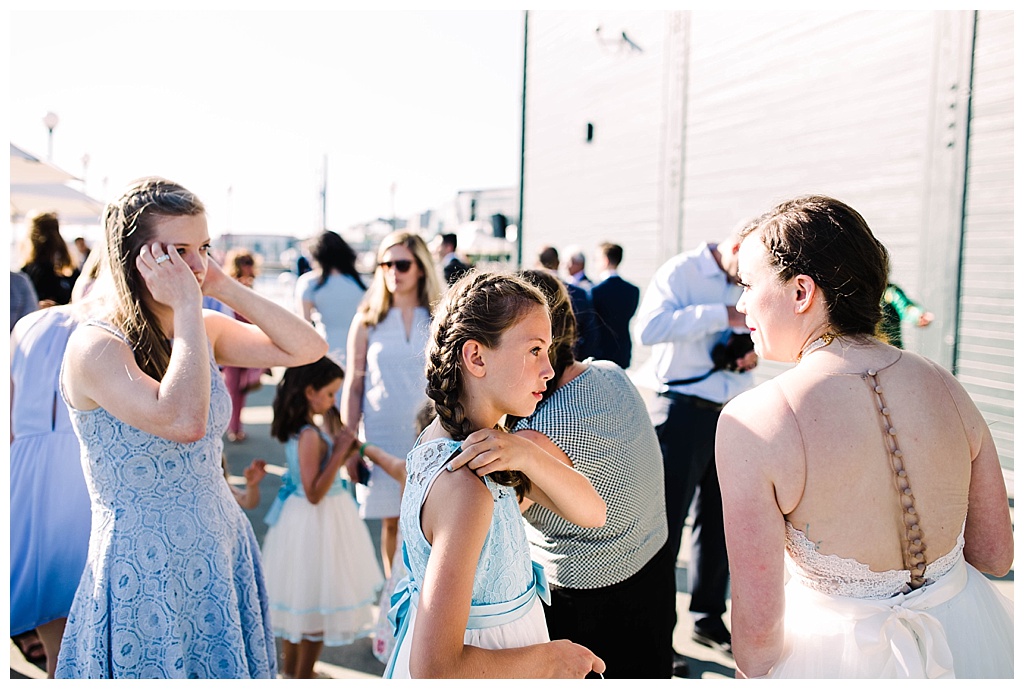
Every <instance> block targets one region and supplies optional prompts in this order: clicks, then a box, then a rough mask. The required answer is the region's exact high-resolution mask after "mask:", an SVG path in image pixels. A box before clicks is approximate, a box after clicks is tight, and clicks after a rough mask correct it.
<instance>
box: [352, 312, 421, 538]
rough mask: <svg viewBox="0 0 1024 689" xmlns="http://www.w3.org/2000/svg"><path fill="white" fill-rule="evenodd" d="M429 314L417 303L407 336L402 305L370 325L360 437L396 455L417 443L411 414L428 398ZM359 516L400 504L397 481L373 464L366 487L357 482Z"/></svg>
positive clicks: (381, 514)
mask: <svg viewBox="0 0 1024 689" xmlns="http://www.w3.org/2000/svg"><path fill="white" fill-rule="evenodd" d="M429 337H430V312H429V311H427V310H426V309H425V308H423V307H417V308H416V311H415V316H414V317H413V323H412V330H411V331H410V333H409V337H408V339H406V336H405V325H404V324H403V323H402V311H401V309H397V308H394V309H391V310H389V311H388V313H387V315H386V316H384V319H383V320H382V321H381V322H380V323H378V324H377V325H376V326H375V327H372V328H370V329H369V333H368V341H367V344H366V378H365V382H364V387H363V439H364V440H366V442H368V443H373V444H374V445H376V446H377V447H379V448H381V449H382V450H384V451H385V452H388V453H390V454H392V455H394V456H395V457H405V456H406V455H407V454H409V450H411V449H412V447H413V445H414V444H415V443H416V436H417V435H418V432H417V430H416V414H417V412H419V410H420V408H421V407H422V406H423V405H424V403H426V401H427V393H426V387H427V377H426V374H425V373H424V369H425V367H426V349H427V340H428V338H429ZM356 496H357V497H358V498H359V502H360V505H361V507H360V515H361V516H362V517H363V519H382V518H385V517H397V516H398V514H399V510H400V509H401V504H402V490H401V486H399V485H398V481H396V480H395V479H393V478H391V477H390V476H388V474H387V472H385V471H384V470H383V469H381V468H380V467H379V466H378V465H376V464H374V465H373V466H372V467H371V469H370V481H369V483H368V484H367V485H365V486H364V485H362V484H360V485H358V486H356Z"/></svg>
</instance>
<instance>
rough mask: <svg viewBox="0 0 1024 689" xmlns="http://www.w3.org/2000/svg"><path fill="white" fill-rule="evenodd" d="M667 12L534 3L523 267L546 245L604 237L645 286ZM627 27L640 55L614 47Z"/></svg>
mask: <svg viewBox="0 0 1024 689" xmlns="http://www.w3.org/2000/svg"><path fill="white" fill-rule="evenodd" d="M665 19H666V15H665V14H664V13H662V12H613V11H580V12H545V11H537V10H531V12H530V38H529V44H528V46H527V50H528V51H529V60H528V67H527V78H526V92H527V93H526V101H527V104H528V105H527V116H526V119H527V122H526V127H527V136H526V153H525V159H526V162H525V175H524V183H523V184H524V209H523V215H524V218H523V227H524V232H523V264H524V265H525V266H528V267H532V266H533V265H534V263H535V261H536V256H537V253H538V251H539V249H540V248H541V247H542V246H544V245H545V244H552V245H554V246H555V247H556V248H558V249H559V250H560V252H561V251H562V250H563V249H564V248H565V247H567V246H568V245H571V244H579V245H580V246H581V247H582V248H583V249H584V250H585V251H588V252H590V254H592V253H593V252H594V251H595V250H596V247H597V245H598V244H599V243H600V242H602V241H605V240H610V241H615V242H617V243H619V244H621V245H622V247H623V250H624V258H623V262H622V267H621V272H622V274H623V276H624V277H625V278H626V279H628V280H632V281H634V282H636V283H637V284H646V282H647V279H648V276H649V275H650V274H651V273H653V272H654V269H655V268H657V266H658V264H659V263H660V262H661V260H663V256H662V255H661V252H659V250H658V246H659V244H658V243H659V241H660V236H661V228H662V218H661V208H660V203H659V198H660V194H661V179H662V171H661V169H660V166H659V164H658V161H659V160H660V159H661V157H662V155H663V150H664V140H665V131H664V122H665V115H664V99H663V92H664V88H665V86H664V83H663V74H664V72H663V62H664V56H663V44H664V41H665V37H666V31H667V30H666V23H665ZM598 26H600V27H601V29H602V30H601V34H600V36H599V35H598V34H597V32H596V29H597V27H598ZM623 31H625V32H626V33H627V34H628V36H629V38H630V39H631V40H633V41H634V42H636V43H637V44H638V45H639V46H640V47H641V48H642V52H628V51H626V50H624V49H620V48H618V46H617V41H616V39H617V37H618V36H620V35H621V33H622V32H623ZM588 122H590V123H593V125H594V139H593V141H591V142H587V141H586V126H587V123H588ZM588 255H589V254H588ZM588 272H592V271H590V270H589V269H588ZM591 277H596V276H594V275H592V276H591Z"/></svg>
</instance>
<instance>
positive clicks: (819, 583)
mask: <svg viewBox="0 0 1024 689" xmlns="http://www.w3.org/2000/svg"><path fill="white" fill-rule="evenodd" d="M965 525H966V524H965ZM963 550H964V531H963V528H961V529H960V535H959V536H958V537H957V539H956V545H955V546H953V549H952V550H950V551H949V552H948V553H946V554H945V555H943V556H942V557H940V558H937V559H936V560H934V561H932V562H930V563H928V566H927V569H926V570H925V583H926V584H927V583H928V582H930V581H934V580H935V579H938V578H940V577H941V576H943V575H944V574H946V573H948V572H949V571H950V570H951V569H953V566H954V565H956V563H957V561H958V560H959V559H960V557H961V555H962V553H963ZM786 556H787V557H786V564H787V567H788V569H789V572H790V574H791V575H792V576H793V577H795V578H797V579H799V580H800V581H801V583H803V584H804V585H805V586H807V587H808V588H810V589H813V590H815V591H818V592H820V593H827V594H830V595H835V596H846V597H849V598H867V599H884V598H891V597H892V596H895V595H897V594H900V593H907V592H909V591H910V572H909V571H908V570H905V569H890V570H886V571H884V572H875V571H873V570H871V569H870V568H869V567H868V566H867V565H865V564H864V563H862V562H858V561H857V560H854V559H853V558H848V557H839V556H838V555H825V554H823V553H820V552H818V547H817V546H816V545H815V544H814V543H812V542H811V541H810V540H809V539H808V538H807V536H805V535H804V533H803V532H802V531H800V530H798V529H796V528H794V527H793V525H792V524H790V523H789V522H786Z"/></svg>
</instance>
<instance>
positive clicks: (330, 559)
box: [263, 425, 384, 646]
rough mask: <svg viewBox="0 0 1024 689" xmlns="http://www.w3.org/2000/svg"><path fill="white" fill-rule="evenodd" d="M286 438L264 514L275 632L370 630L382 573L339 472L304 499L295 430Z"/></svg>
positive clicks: (343, 635)
mask: <svg viewBox="0 0 1024 689" xmlns="http://www.w3.org/2000/svg"><path fill="white" fill-rule="evenodd" d="M306 428H312V429H313V430H315V431H317V432H318V433H319V434H320V437H321V438H323V440H324V442H326V443H327V452H326V453H325V454H324V457H323V462H326V461H328V459H329V458H330V456H331V451H332V449H333V442H332V441H331V439H330V438H329V437H328V436H327V434H325V433H324V432H323V431H321V430H320V429H319V428H316V427H315V426H311V425H310V426H304V427H303V428H302V429H300V430H299V433H296V434H295V435H294V436H292V437H291V438H289V439H288V442H287V443H285V457H286V458H287V462H288V471H286V472H285V474H284V476H282V478H281V489H280V490H279V491H278V493H277V499H276V500H274V504H273V505H271V506H270V509H269V510H268V511H267V516H266V517H265V518H264V521H266V522H267V524H269V525H270V528H269V529H268V530H267V536H266V538H265V539H264V542H263V566H264V570H265V571H266V578H267V593H268V595H269V597H270V610H271V622H272V623H273V627H274V635H275V636H279V637H281V638H282V639H287V640H288V641H291V642H292V643H298V642H300V641H302V640H303V639H306V640H310V641H322V642H323V643H324V645H325V646H343V645H345V644H350V643H352V642H353V641H355V640H356V639H360V638H363V637H366V636H369V635H370V632H372V631H373V625H374V623H375V622H376V621H377V596H378V594H379V592H380V588H381V586H382V585H383V583H384V575H383V574H382V573H381V570H380V565H378V564H377V554H376V551H375V549H374V547H373V541H372V540H371V539H370V532H369V531H367V529H366V524H365V523H364V522H363V520H362V519H360V518H359V509H358V508H357V507H356V502H355V500H354V499H353V498H352V495H351V494H350V493H349V491H348V486H347V482H346V481H345V480H344V479H342V478H341V475H340V474H339V475H337V476H335V479H334V482H333V483H332V484H331V487H330V488H329V489H328V490H327V495H325V496H324V497H323V498H322V499H321V500H320V502H319V503H317V504H315V505H314V504H313V503H311V502H310V501H309V500H307V499H306V493H305V491H303V489H302V478H301V474H300V473H299V434H301V433H302V431H304V430H305V429H306Z"/></svg>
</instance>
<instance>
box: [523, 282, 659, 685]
mask: <svg viewBox="0 0 1024 689" xmlns="http://www.w3.org/2000/svg"><path fill="white" fill-rule="evenodd" d="M523 276H524V277H525V278H526V279H527V280H528V281H529V282H531V283H533V284H534V285H536V286H537V287H538V288H540V290H541V292H543V293H544V294H545V296H546V297H547V299H548V306H549V308H550V310H551V331H552V344H551V349H550V350H549V356H550V358H551V363H552V366H553V367H554V369H555V375H554V378H552V379H551V380H549V381H548V384H547V390H546V392H545V393H544V400H543V401H542V402H541V403H540V404H539V405H538V406H537V410H536V411H535V412H534V413H533V414H532V415H531V416H529V417H528V418H525V419H523V420H521V421H520V422H519V423H518V424H516V425H515V426H514V428H513V430H514V431H515V432H516V434H517V435H525V434H532V435H533V437H539V438H540V439H541V441H542V442H544V443H545V444H546V445H547V446H548V447H549V448H554V449H549V450H548V451H549V452H555V451H557V452H559V453H560V454H561V457H562V460H563V461H566V462H568V463H569V464H570V465H571V466H572V467H573V468H575V469H576V470H577V471H579V472H580V473H582V474H583V475H584V476H586V477H587V479H589V480H590V482H591V484H592V485H593V486H594V488H595V489H596V490H597V492H598V494H599V495H600V496H601V498H602V499H604V501H605V504H606V505H607V519H606V523H605V524H604V526H601V527H599V528H583V527H579V526H576V525H575V524H572V523H571V522H569V521H567V520H565V519H562V518H561V517H559V516H558V515H556V514H554V513H553V512H552V511H551V510H549V509H547V508H545V507H543V506H541V505H538V504H534V505H532V506H530V507H529V509H527V510H525V512H524V513H523V515H524V516H525V517H526V521H527V526H526V535H527V538H528V539H529V541H530V546H531V548H530V549H531V555H532V557H533V559H534V560H535V561H536V562H539V563H541V564H542V565H543V566H544V571H545V573H546V574H547V578H548V581H549V582H550V585H551V605H550V606H546V607H545V615H546V618H547V625H548V632H549V634H550V635H551V638H552V639H569V640H571V641H574V642H576V643H578V644H581V645H583V646H586V647H587V648H589V649H591V650H592V651H594V653H596V654H597V655H598V656H600V657H601V658H602V659H603V660H604V661H605V663H606V665H607V670H606V671H605V673H604V675H605V677H608V678H626V677H629V678H637V677H643V678H648V677H655V678H656V677H661V678H668V677H671V676H672V663H673V653H672V629H673V627H674V626H675V558H674V555H675V553H670V552H668V549H667V548H666V547H665V544H666V540H667V537H668V527H667V525H666V518H665V500H664V495H665V488H664V474H663V469H662V462H661V451H660V450H659V446H658V439H657V436H656V435H655V432H654V427H653V426H652V425H651V421H650V417H649V416H648V414H647V410H646V408H645V406H644V403H643V400H642V398H641V397H640V393H639V392H638V391H637V390H636V388H635V387H634V386H633V384H632V382H631V381H630V380H629V378H628V377H627V376H626V373H625V372H624V371H623V370H622V369H621V368H619V366H618V365H616V364H614V363H612V362H610V361H595V360H593V359H588V360H587V361H585V362H579V361H576V360H575V359H574V358H573V355H572V346H573V343H574V341H575V339H576V320H575V318H574V316H573V313H572V308H571V306H570V302H569V296H568V294H567V293H566V290H565V287H564V286H563V285H562V284H561V282H560V281H559V280H558V279H557V278H556V277H554V276H553V275H551V274H550V273H547V272H545V271H539V270H528V271H525V272H524V273H523Z"/></svg>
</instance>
